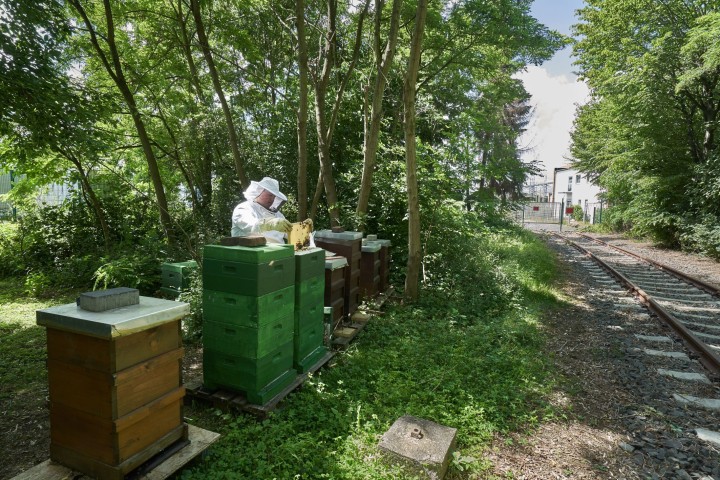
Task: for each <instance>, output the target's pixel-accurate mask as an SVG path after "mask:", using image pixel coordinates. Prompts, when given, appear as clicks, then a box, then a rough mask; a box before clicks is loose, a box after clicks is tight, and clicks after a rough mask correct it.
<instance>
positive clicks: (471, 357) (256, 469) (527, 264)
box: [181, 205, 557, 480]
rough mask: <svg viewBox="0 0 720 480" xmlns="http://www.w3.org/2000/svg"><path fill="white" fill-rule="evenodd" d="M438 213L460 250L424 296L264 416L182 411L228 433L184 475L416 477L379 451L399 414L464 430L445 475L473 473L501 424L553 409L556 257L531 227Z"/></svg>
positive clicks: (390, 315) (529, 421)
mask: <svg viewBox="0 0 720 480" xmlns="http://www.w3.org/2000/svg"><path fill="white" fill-rule="evenodd" d="M442 213H443V215H444V216H445V217H446V218H448V221H447V222H446V223H450V224H453V229H454V234H452V235H454V237H443V238H442V239H438V240H437V241H436V242H437V246H438V247H439V246H440V245H441V244H442V243H443V242H442V241H441V240H445V241H446V247H445V248H444V254H447V253H450V252H454V253H455V255H456V257H457V258H458V260H456V261H452V259H451V257H450V256H447V255H445V256H444V257H443V258H444V259H445V260H446V261H447V262H451V261H452V263H451V264H447V265H446V266H445V267H444V268H445V269H447V271H446V272H442V273H438V274H437V275H436V276H434V277H433V282H432V284H429V283H428V284H426V285H425V286H424V290H423V299H424V300H423V301H421V302H420V303H418V304H415V305H413V306H410V307H403V306H400V305H391V306H389V307H388V309H387V310H386V312H385V314H384V315H382V316H376V317H374V318H373V320H372V321H371V322H370V323H369V324H368V325H367V326H366V328H365V329H364V331H363V333H362V334H361V335H360V336H359V337H358V338H357V339H356V340H355V342H354V343H353V345H352V347H351V348H350V349H349V350H347V351H346V352H344V353H342V354H340V355H339V356H338V357H336V358H337V362H336V363H335V365H334V366H332V367H329V368H328V367H326V368H323V369H322V370H320V371H319V372H318V373H317V374H315V375H314V376H313V377H312V378H311V379H309V380H308V381H307V382H306V383H305V384H304V386H303V388H302V389H301V390H299V391H297V392H294V393H293V394H291V395H290V396H289V397H288V398H287V399H286V401H285V402H284V408H283V409H281V410H280V411H277V412H276V413H273V414H272V415H271V416H270V417H269V418H268V419H267V420H264V421H262V422H257V421H256V420H255V419H253V418H251V417H249V416H246V415H238V416H234V415H231V414H223V413H221V412H219V411H214V410H212V409H210V410H207V409H203V408H202V407H200V406H196V407H192V408H191V409H190V411H188V412H186V413H187V414H188V415H189V416H190V417H191V418H194V419H195V421H196V422H198V423H199V424H200V425H203V426H207V427H208V428H211V429H214V430H216V431H219V432H220V433H222V437H221V439H220V440H219V442H218V443H217V444H216V445H215V446H214V447H213V449H212V452H211V453H210V455H209V456H208V458H206V459H205V460H204V461H203V463H202V464H200V465H198V466H196V467H194V468H192V469H190V470H186V471H184V472H183V473H182V475H181V478H182V479H184V480H190V479H195V478H203V479H206V478H210V479H223V478H246V477H252V478H332V479H355V478H375V479H385V478H398V479H405V478H413V477H412V476H411V475H410V474H409V473H407V471H405V470H404V469H402V468H401V467H397V466H392V465H389V464H388V463H387V462H385V461H384V460H383V459H382V458H381V457H379V456H378V455H377V450H376V445H377V442H378V439H379V437H380V436H381V435H382V434H383V433H384V432H385V431H386V430H387V429H388V428H389V426H390V425H391V424H392V422H394V421H395V420H396V419H397V418H398V417H399V416H401V415H404V414H410V415H416V416H419V417H423V418H427V419H430V420H433V421H436V422H439V423H441V424H444V425H448V426H452V427H455V428H458V435H459V437H458V448H459V450H458V452H457V454H456V456H455V457H454V459H453V461H452V462H451V467H450V476H451V478H454V477H455V476H458V477H461V478H465V477H467V476H469V477H470V478H475V476H478V475H480V474H482V472H483V471H485V470H486V469H487V468H488V467H489V465H488V464H487V462H483V461H480V460H479V459H480V458H482V452H483V449H484V447H485V446H486V445H487V444H488V442H489V441H490V440H491V439H492V437H493V435H494V434H495V433H497V432H507V431H511V430H516V429H518V428H527V427H532V426H533V425H537V424H538V423H539V422H541V421H543V419H546V418H551V417H552V416H554V415H555V413H554V412H553V410H552V409H551V408H550V407H549V406H548V404H547V402H546V395H547V393H548V392H549V391H550V389H551V388H552V387H553V385H554V379H553V377H552V374H551V368H550V365H549V362H548V359H547V357H546V356H544V355H542V354H540V350H541V348H542V345H543V338H542V334H541V331H540V329H539V328H538V325H539V321H540V315H541V312H542V311H545V310H546V309H548V308H553V307H554V306H556V305H557V303H556V300H555V293H554V292H553V291H552V288H551V286H550V283H551V282H552V281H553V279H554V277H555V271H556V269H555V265H554V259H553V256H552V255H551V254H550V253H549V252H548V250H547V248H546V247H545V246H544V245H543V244H542V243H541V242H540V241H539V240H538V239H537V238H536V237H534V236H533V235H532V234H530V233H528V232H523V231H521V230H519V229H516V228H514V227H511V226H507V228H505V229H503V230H494V229H489V228H487V227H486V226H485V227H484V228H483V224H482V222H480V221H478V220H477V219H474V220H473V221H467V223H462V222H461V221H460V220H461V219H462V215H460V214H458V213H457V210H456V209H454V207H453V206H452V205H450V206H448V207H447V211H446V210H442ZM442 234H443V235H451V232H449V231H448V232H445V231H442ZM450 238H455V239H458V240H456V241H450ZM459 240H461V241H459ZM448 243H450V244H448ZM459 244H469V245H468V246H464V245H461V246H459V248H458V245H459ZM433 245H435V244H433ZM475 257H478V259H476V258H475ZM461 261H464V262H468V263H471V264H472V265H473V266H474V267H476V268H482V269H488V270H490V272H480V271H476V272H473V271H472V268H469V269H467V270H462V271H458V272H457V275H455V277H456V278H451V277H453V276H454V274H453V272H454V271H455V270H456V266H457V264H458V263H460V262H461ZM435 269H436V270H437V269H443V268H442V267H437V266H436V268H435ZM491 280H494V281H497V282H500V283H501V286H500V287H496V286H494V285H492V284H491V283H489V282H490V281H491ZM450 285H452V287H450ZM457 290H461V292H458V291H457ZM493 295H497V296H501V297H503V298H502V299H497V298H495V299H493V298H489V297H491V296H493ZM473 298H477V299H478V300H477V301H475V302H474V303H472V304H469V303H468V302H471V301H473V300H472V299H473Z"/></svg>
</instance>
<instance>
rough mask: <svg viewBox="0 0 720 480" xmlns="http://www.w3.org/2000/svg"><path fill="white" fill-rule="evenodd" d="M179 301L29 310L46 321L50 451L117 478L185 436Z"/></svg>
mask: <svg viewBox="0 0 720 480" xmlns="http://www.w3.org/2000/svg"><path fill="white" fill-rule="evenodd" d="M188 311H189V306H188V305H187V304H185V303H181V302H173V301H168V300H160V299H155V298H150V297H140V302H139V304H137V305H130V306H124V307H122V308H115V309H113V310H108V311H105V312H89V311H85V310H82V309H81V308H79V307H78V306H76V305H75V304H67V305H61V306H58V307H52V308H48V309H45V310H39V311H38V312H37V322H38V324H39V325H43V326H45V327H47V345H48V381H49V389H50V457H51V459H52V460H54V461H56V462H58V463H61V464H63V465H66V466H68V467H70V468H72V469H74V470H77V471H79V472H82V473H85V474H87V475H89V476H93V477H96V478H99V479H112V480H116V479H117V480H119V479H123V478H124V476H125V475H126V474H127V473H129V472H131V471H132V470H134V469H135V468H137V467H138V466H139V465H141V464H142V463H143V462H145V461H146V460H148V459H149V458H151V457H152V456H154V455H155V454H157V453H158V452H160V451H161V450H163V449H164V448H166V447H168V446H170V445H171V444H173V443H175V442H176V441H178V440H181V439H183V438H186V437H187V426H186V425H185V424H184V422H183V411H182V405H183V396H184V394H185V389H184V387H183V386H182V379H181V360H182V356H183V349H182V342H181V336H180V320H181V318H182V317H183V316H185V315H186V314H187V313H188Z"/></svg>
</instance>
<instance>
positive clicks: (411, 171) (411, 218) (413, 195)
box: [403, 0, 428, 301]
mask: <svg viewBox="0 0 720 480" xmlns="http://www.w3.org/2000/svg"><path fill="white" fill-rule="evenodd" d="M427 7H428V0H418V4H417V11H416V14H415V29H414V31H413V36H412V40H411V43H410V57H409V58H408V68H407V74H406V75H405V82H404V83H403V104H404V112H405V115H404V117H405V118H404V127H405V128H404V130H405V163H406V177H407V198H408V263H407V272H406V276H405V298H407V299H408V300H410V301H415V300H417V298H418V294H419V285H418V280H419V276H420V266H421V263H422V258H421V257H422V255H421V250H420V202H419V199H418V181H417V152H416V145H415V86H416V85H417V77H418V70H419V69H420V55H421V53H422V51H421V48H420V47H421V45H422V37H423V32H424V29H425V17H426V15H427Z"/></svg>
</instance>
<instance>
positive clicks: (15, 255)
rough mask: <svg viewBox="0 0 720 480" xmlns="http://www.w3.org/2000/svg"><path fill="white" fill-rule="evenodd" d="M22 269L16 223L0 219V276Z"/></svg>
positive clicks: (19, 271) (10, 274)
mask: <svg viewBox="0 0 720 480" xmlns="http://www.w3.org/2000/svg"><path fill="white" fill-rule="evenodd" d="M23 271H24V265H23V261H22V249H21V245H20V235H19V231H18V224H17V223H12V222H6V221H0V277H10V276H14V275H19V274H21V273H22V272H23Z"/></svg>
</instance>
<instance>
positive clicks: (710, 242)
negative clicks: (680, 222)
mask: <svg viewBox="0 0 720 480" xmlns="http://www.w3.org/2000/svg"><path fill="white" fill-rule="evenodd" d="M680 242H681V244H682V245H683V247H684V248H686V249H688V250H692V251H696V252H699V253H702V254H704V255H707V256H709V257H712V258H716V259H720V218H717V217H710V216H709V217H707V218H705V219H703V220H702V221H701V222H698V223H693V224H689V225H684V226H683V228H682V229H681V232H680Z"/></svg>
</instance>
